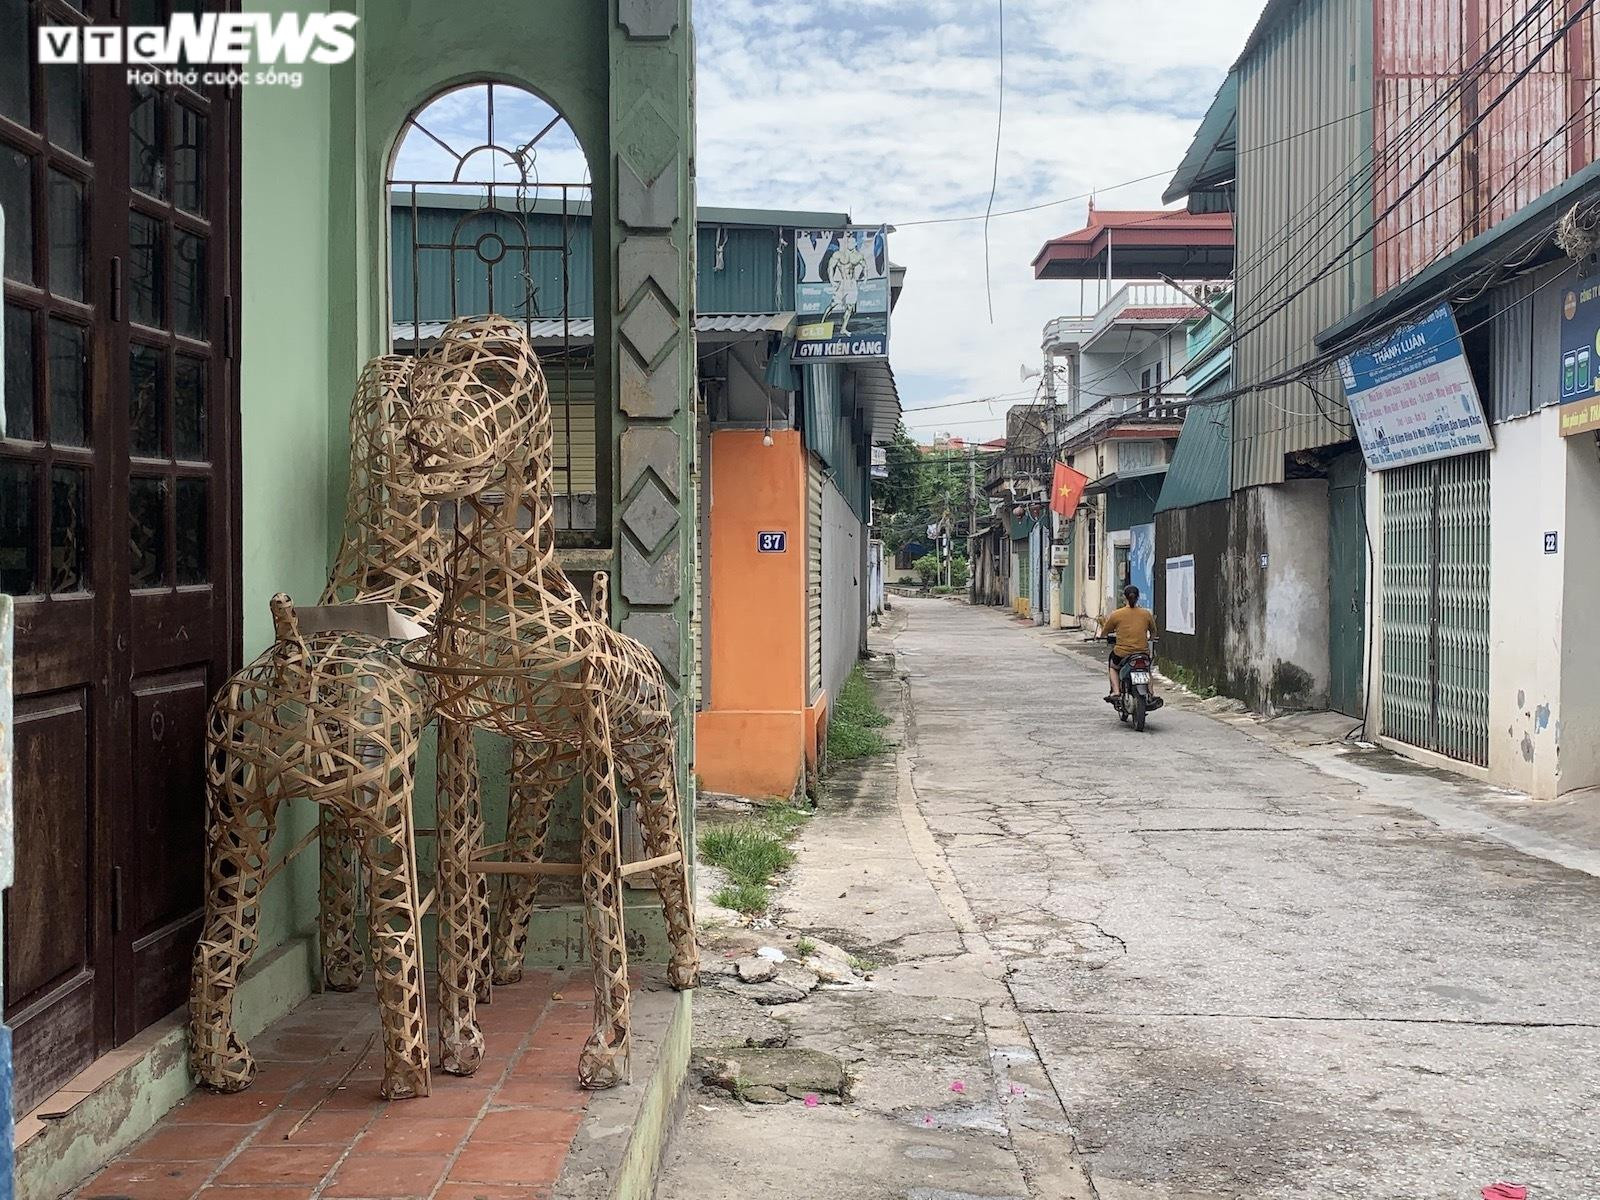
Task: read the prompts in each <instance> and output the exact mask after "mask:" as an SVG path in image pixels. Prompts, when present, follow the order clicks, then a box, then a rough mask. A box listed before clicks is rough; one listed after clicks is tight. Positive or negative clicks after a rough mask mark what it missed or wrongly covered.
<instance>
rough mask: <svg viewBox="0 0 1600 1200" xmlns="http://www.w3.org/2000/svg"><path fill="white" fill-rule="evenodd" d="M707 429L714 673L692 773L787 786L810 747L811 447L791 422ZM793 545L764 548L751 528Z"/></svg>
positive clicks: (764, 791) (745, 788) (708, 621)
mask: <svg viewBox="0 0 1600 1200" xmlns="http://www.w3.org/2000/svg"><path fill="white" fill-rule="evenodd" d="M761 436H762V435H761V431H760V430H721V431H718V432H714V433H713V434H712V435H711V463H710V470H711V508H710V512H709V514H708V517H707V519H708V520H709V522H710V534H711V536H710V562H709V563H708V564H707V565H706V566H707V569H708V570H709V574H710V588H709V593H710V612H708V613H706V614H704V617H703V620H704V625H705V630H706V637H707V639H708V644H709V648H710V666H711V680H710V684H711V687H710V691H709V694H708V697H707V703H706V708H705V711H704V712H702V713H701V714H700V715H699V717H698V719H697V720H696V723H695V774H697V775H698V776H699V777H700V780H701V783H702V784H703V786H705V787H707V788H709V789H710V790H712V791H717V792H737V793H740V794H742V795H758V796H759V795H788V793H789V791H790V789H791V788H793V787H794V785H795V782H796V780H797V779H798V778H799V777H800V772H801V769H802V767H803V765H804V763H805V761H806V757H807V746H806V742H807V740H808V739H807V733H808V729H807V725H808V722H807V720H806V708H807V706H806V695H805V680H806V451H805V446H804V444H803V443H802V442H801V440H800V434H799V433H798V432H796V431H795V430H777V431H774V432H773V434H772V441H773V444H772V445H771V446H763V445H762V444H761ZM772 530H783V531H784V532H786V533H787V534H788V535H789V536H788V549H787V550H786V551H785V552H784V553H783V554H761V553H759V552H758V551H757V549H756V535H757V534H758V533H761V532H767V531H772Z"/></svg>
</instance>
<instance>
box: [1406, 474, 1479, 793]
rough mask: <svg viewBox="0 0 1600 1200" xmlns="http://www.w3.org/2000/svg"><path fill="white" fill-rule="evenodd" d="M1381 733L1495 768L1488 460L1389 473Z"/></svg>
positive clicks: (1426, 748)
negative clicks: (1492, 749)
mask: <svg viewBox="0 0 1600 1200" xmlns="http://www.w3.org/2000/svg"><path fill="white" fill-rule="evenodd" d="M1383 732H1384V734H1385V735H1386V736H1388V737H1392V738H1396V739H1398V740H1399V741H1402V742H1406V743H1408V744H1410V745H1413V746H1419V747H1421V748H1423V749H1425V750H1434V751H1437V752H1438V753H1440V754H1444V755H1447V756H1449V757H1450V758H1454V759H1459V760H1461V761H1464V762H1469V763H1475V764H1477V765H1478V766H1487V765H1488V761H1489V456H1488V454H1486V453H1485V454H1470V455H1460V456H1457V457H1455V458H1445V459H1439V460H1436V461H1434V462H1427V463H1418V464H1415V465H1413V466H1408V467H1396V468H1393V469H1391V470H1388V471H1385V472H1384V473H1383Z"/></svg>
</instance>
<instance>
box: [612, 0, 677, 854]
mask: <svg viewBox="0 0 1600 1200" xmlns="http://www.w3.org/2000/svg"><path fill="white" fill-rule="evenodd" d="M608 3H609V4H610V5H611V6H612V13H613V17H614V20H613V22H612V26H611V30H610V38H611V91H610V102H611V107H610V133H611V137H610V143H611V151H610V152H611V163H610V165H611V168H612V169H611V172H610V174H611V187H612V189H613V192H612V196H611V201H612V206H611V251H612V262H613V264H614V266H615V271H614V274H613V277H612V308H611V316H612V322H611V354H612V362H613V364H615V370H614V372H613V376H612V388H613V393H614V404H613V409H612V411H613V413H614V414H615V420H614V422H613V436H614V440H615V448H614V453H615V458H614V460H613V461H614V462H615V464H616V472H615V475H614V478H615V480H616V492H615V494H616V497H617V503H616V504H615V505H614V506H613V510H612V511H613V517H612V520H613V529H612V535H613V538H614V541H613V545H614V546H615V547H616V571H615V582H614V585H613V587H612V589H611V595H612V598H613V604H614V605H615V606H616V611H615V616H617V617H618V618H620V628H621V629H622V631H623V632H624V633H627V634H630V635H631V636H633V637H636V638H638V639H639V640H640V641H641V642H643V643H644V644H645V645H646V646H649V647H650V649H651V650H653V651H654V652H655V655H656V657H657V658H658V659H660V660H661V664H662V666H664V667H665V668H666V671H667V676H668V679H669V680H670V681H671V683H672V685H673V687H674V689H675V692H676V695H677V697H678V701H677V705H678V715H679V721H678V727H679V747H680V755H679V761H680V763H683V764H687V763H688V762H689V761H691V757H692V739H693V717H694V714H693V709H692V705H691V703H690V701H689V697H690V696H691V695H692V689H691V687H690V686H689V684H690V680H691V672H692V671H693V666H694V664H693V661H692V658H691V653H692V652H691V647H690V637H689V629H690V624H689V619H690V606H691V604H692V603H693V602H694V585H693V579H694V553H695V536H694V532H695V519H696V513H695V503H694V489H693V487H691V486H690V456H691V454H692V453H693V448H694V445H695V430H694V399H693V398H694V389H695V344H694V236H695V222H694V176H693V170H692V168H693V162H694V112H693V78H692V77H693V71H694V41H693V37H692V35H691V31H690V27H689V0H608ZM679 782H680V790H679V794H680V795H682V796H685V797H687V796H688V795H689V792H688V788H687V786H686V785H687V783H688V779H687V775H686V767H685V768H680V780H679ZM686 815H687V814H686ZM685 824H686V829H687V828H688V822H687V821H686V822H685Z"/></svg>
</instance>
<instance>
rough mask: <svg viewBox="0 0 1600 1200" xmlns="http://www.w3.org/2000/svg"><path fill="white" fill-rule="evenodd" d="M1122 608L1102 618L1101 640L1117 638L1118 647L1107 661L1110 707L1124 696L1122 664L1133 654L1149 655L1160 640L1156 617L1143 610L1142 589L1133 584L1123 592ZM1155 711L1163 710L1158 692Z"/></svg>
mask: <svg viewBox="0 0 1600 1200" xmlns="http://www.w3.org/2000/svg"><path fill="white" fill-rule="evenodd" d="M1122 599H1123V604H1122V607H1121V608H1119V609H1117V610H1116V611H1115V612H1112V613H1109V614H1107V615H1106V616H1104V617H1102V618H1100V636H1101V637H1103V638H1106V639H1107V640H1110V638H1111V637H1112V636H1113V635H1115V637H1116V644H1115V645H1113V646H1112V647H1111V657H1110V659H1109V660H1108V661H1107V664H1106V665H1107V670H1108V674H1109V675H1110V677H1111V694H1110V695H1108V696H1107V697H1106V703H1107V704H1115V703H1117V699H1118V697H1119V696H1121V695H1122V661H1123V659H1125V658H1127V657H1128V655H1130V654H1140V653H1142V654H1149V653H1150V640H1151V639H1152V638H1154V637H1156V636H1157V630H1156V615H1155V613H1153V612H1151V611H1150V610H1149V609H1148V608H1140V607H1139V589H1138V588H1136V587H1134V585H1133V584H1131V583H1130V584H1129V585H1128V586H1127V587H1125V588H1123V589H1122ZM1150 698H1151V701H1152V707H1159V705H1160V701H1159V700H1158V699H1157V698H1156V695H1155V688H1154V687H1152V688H1151V689H1150Z"/></svg>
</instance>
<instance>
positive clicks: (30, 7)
mask: <svg viewBox="0 0 1600 1200" xmlns="http://www.w3.org/2000/svg"><path fill="white" fill-rule="evenodd" d="M112 3H113V0H98V2H94V0H91V2H89V3H86V4H84V6H83V10H81V11H80V9H78V8H76V7H74V6H73V5H71V4H67V3H64V2H62V0H0V44H3V45H5V46H7V47H8V51H9V48H10V47H13V46H19V45H20V46H31V45H32V44H33V40H34V39H33V32H32V29H33V27H34V26H36V25H37V24H40V23H50V24H66V23H74V22H76V23H82V22H102V23H103V22H108V21H110V20H111V19H112V11H111V10H112ZM123 7H125V8H126V7H130V6H127V5H124V6H123ZM131 10H132V11H129V12H127V13H125V14H123V19H125V20H134V21H135V23H139V24H146V23H160V22H163V21H164V20H165V19H166V16H167V13H166V11H165V9H164V8H163V7H161V6H160V5H157V4H152V3H147V2H143V0H141V2H139V3H134V4H132V5H131ZM13 35H16V40H13ZM31 59H32V56H31V55H28V56H26V57H19V56H18V55H15V54H12V53H9V52H7V53H0V204H3V205H4V206H5V209H6V216H7V221H6V259H5V303H4V319H5V355H6V362H5V367H6V388H5V397H6V401H5V403H6V426H5V438H4V440H3V441H0V588H3V589H4V590H5V591H7V592H9V593H11V594H12V595H14V596H16V597H17V610H16V615H17V627H16V653H17V662H16V689H17V707H16V730H15V736H16V767H17V777H16V804H17V826H16V846H17V872H16V881H15V884H14V885H13V887H12V888H10V889H9V890H8V891H7V893H6V895H5V901H4V921H5V930H4V937H5V942H4V944H5V1014H6V1020H7V1023H9V1024H10V1025H11V1026H12V1028H13V1030H14V1037H15V1062H16V1070H17V1080H16V1103H17V1108H18V1111H22V1112H25V1111H27V1110H28V1109H29V1108H30V1107H31V1106H32V1105H33V1104H35V1103H37V1102H38V1101H39V1100H41V1099H43V1098H45V1097H46V1096H48V1095H49V1094H50V1092H51V1091H53V1090H54V1089H55V1088H56V1087H58V1086H59V1085H60V1084H61V1083H62V1082H64V1081H65V1080H66V1079H68V1078H70V1077H71V1076H72V1075H73V1074H75V1073H76V1072H77V1071H78V1070H80V1069H81V1068H82V1067H83V1066H85V1065H86V1064H87V1063H88V1062H89V1061H91V1060H92V1059H93V1058H94V1057H95V1056H96V1055H97V1054H99V1053H103V1052H104V1051H105V1050H107V1049H109V1048H110V1047H112V1046H114V1045H116V1044H118V1043H119V1042H121V1041H124V1040H126V1039H127V1038H129V1037H131V1036H133V1034H135V1033H137V1032H138V1031H139V1030H140V1029H142V1028H144V1027H145V1026H147V1025H149V1024H150V1023H151V1022H152V1021H154V1020H156V1019H158V1018H160V1017H161V1016H163V1015H165V1014H166V1013H168V1012H170V1011H171V1010H172V1009H173V1008H175V1007H176V1006H177V1005H179V1004H180V1003H181V1002H182V999H183V996H184V994H185V990H186V982H187V962H188V956H189V952H190V948H191V947H192V945H193V939H194V936H195V932H196V930H197V928H198V920H199V908H200V901H201V895H202V891H201V888H202V873H201V825H202V819H203V811H204V804H203V801H204V797H203V791H202V786H201V785H202V774H201V771H202V756H201V747H202V745H203V732H204V729H203V726H204V713H205V705H206V700H207V698H208V696H209V695H210V693H211V691H212V690H214V689H215V687H216V686H218V685H219V684H220V683H221V681H222V680H223V679H224V678H225V677H226V673H227V671H228V668H229V665H230V663H231V662H233V661H235V660H236V658H237V646H236V643H237V637H238V617H237V613H236V599H235V597H236V593H237V588H236V586H235V584H234V579H235V576H236V573H237V553H236V550H235V537H236V525H237V522H236V514H237V508H238V501H237V497H236V480H237V472H236V466H235V464H236V461H237V450H236V446H235V440H236V436H237V435H236V427H237V422H236V419H235V413H236V409H237V405H236V400H235V384H234V380H233V364H232V362H231V361H230V357H229V347H228V341H229V339H230V336H231V320H230V318H229V308H230V305H231V299H230V297H231V296H232V294H233V282H232V281H233V280H234V279H235V278H236V274H237V270H236V262H235V253H234V243H235V240H236V239H235V237H234V234H233V230H234V229H235V228H236V218H235V215H234V191H235V189H234V188H233V186H232V179H233V175H234V171H233V165H234V161H235V158H236V153H235V143H236V136H237V135H236V132H235V125H234V113H233V107H234V106H233V101H232V99H231V98H230V97H229V96H227V95H225V94H222V93H220V92H217V93H207V94H205V95H199V94H193V93H189V92H187V91H184V90H183V89H155V90H146V91H143V92H141V91H131V90H130V89H129V88H128V86H127V84H126V82H125V74H124V72H123V70H122V68H120V67H112V66H104V67H92V68H80V67H75V66H54V65H52V66H50V67H48V68H45V67H40V66H37V65H33V64H32V62H31Z"/></svg>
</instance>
